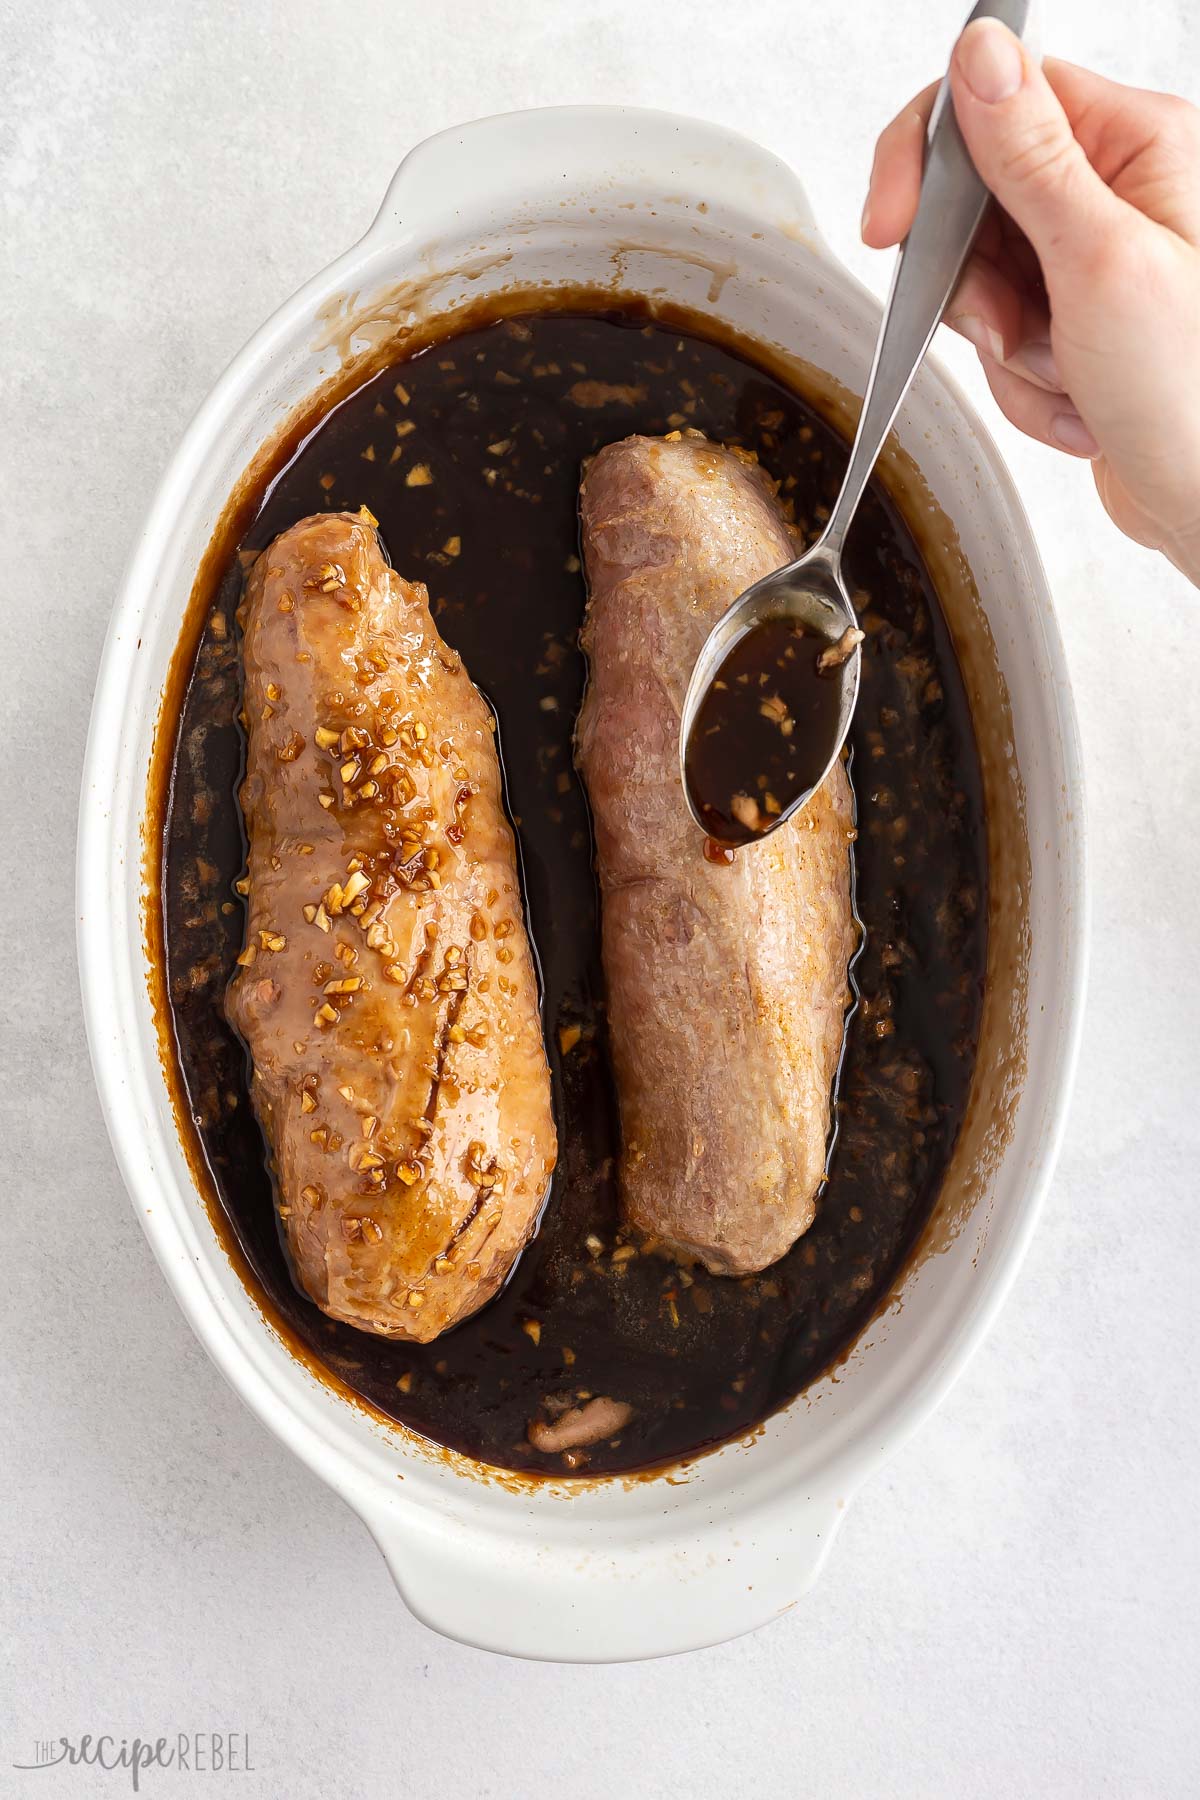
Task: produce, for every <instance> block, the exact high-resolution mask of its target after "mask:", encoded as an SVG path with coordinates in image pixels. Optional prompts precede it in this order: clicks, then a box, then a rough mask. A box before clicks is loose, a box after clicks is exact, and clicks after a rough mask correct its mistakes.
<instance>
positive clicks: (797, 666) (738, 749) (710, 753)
mask: <svg viewBox="0 0 1200 1800" xmlns="http://www.w3.org/2000/svg"><path fill="white" fill-rule="evenodd" d="M826 648H827V645H826V643H825V641H824V639H823V638H816V637H812V636H810V635H808V634H806V633H805V631H804V629H803V627H802V626H801V625H799V624H797V622H796V621H795V620H794V619H764V620H763V621H762V622H761V624H758V625H755V626H753V627H752V628H751V629H750V630H749V631H747V632H746V633H745V634H744V635H743V636H742V637H740V638H739V639H738V640H737V642H736V643H735V644H734V646H733V648H732V649H731V650H730V651H729V653H728V655H727V656H726V657H725V660H724V661H723V662H722V664H721V666H720V668H719V669H718V670H717V673H716V675H715V676H714V678H713V683H712V686H711V687H710V688H709V690H708V692H707V694H706V695H705V696H704V699H703V700H702V701H701V702H700V706H699V709H698V711H697V713H696V717H695V719H694V720H693V722H692V729H691V731H690V732H689V734H688V741H687V755H686V757H685V760H684V776H685V779H686V781H687V785H688V791H689V793H690V794H691V797H692V804H693V806H694V807H695V808H696V811H697V812H698V813H699V815H700V817H701V819H702V820H703V821H704V827H705V829H706V831H707V832H708V834H709V840H710V842H712V841H715V843H716V844H718V845H726V846H735V845H738V844H752V843H753V842H754V841H755V839H756V838H760V837H761V836H762V835H763V833H764V832H766V831H769V830H770V829H771V827H772V826H773V825H775V824H777V823H778V821H779V820H780V819H781V818H782V816H783V815H784V813H786V812H787V811H788V809H789V808H790V807H791V806H792V805H793V804H794V803H795V801H796V800H797V799H799V797H800V796H801V795H802V794H806V793H808V792H809V791H810V790H811V789H812V788H814V787H816V785H817V783H818V782H819V781H820V779H821V777H822V775H823V774H824V773H825V765H826V763H827V762H828V761H829V751H830V748H831V746H832V744H833V741H834V738H835V736H836V734H837V724H838V711H839V706H840V699H841V686H840V683H839V682H838V681H837V680H836V679H835V678H834V676H833V675H832V674H824V673H822V672H821V671H820V670H819V668H818V666H817V665H818V661H819V659H820V657H821V655H822V653H823V652H824V651H825V650H826ZM708 854H709V858H710V860H718V859H715V858H713V856H712V852H711V851H710V852H709V853H708Z"/></svg>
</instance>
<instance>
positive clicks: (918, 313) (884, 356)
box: [679, 0, 1033, 836]
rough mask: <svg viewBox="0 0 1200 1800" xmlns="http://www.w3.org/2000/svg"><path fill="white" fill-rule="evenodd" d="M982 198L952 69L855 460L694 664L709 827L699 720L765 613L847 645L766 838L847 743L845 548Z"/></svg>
mask: <svg viewBox="0 0 1200 1800" xmlns="http://www.w3.org/2000/svg"><path fill="white" fill-rule="evenodd" d="M1032 10H1033V0H980V3H979V5H978V6H976V7H975V8H974V10H973V11H972V13H971V16H970V18H969V19H968V20H967V24H968V25H969V24H971V23H972V21H973V20H975V19H999V20H1001V21H1002V22H1003V23H1004V24H1005V25H1007V26H1008V28H1009V30H1010V31H1012V32H1014V33H1015V34H1016V35H1017V36H1018V37H1022V36H1024V34H1025V32H1026V29H1027V26H1028V23H1029V17H1030V13H1031V12H1032ZM964 29H965V27H964ZM987 203H988V191H987V189H986V188H985V187H984V185H983V182H982V181H981V180H980V178H979V176H978V175H977V174H976V172H975V166H974V164H973V163H972V161H971V159H970V157H969V156H968V154H967V148H966V145H965V144H964V143H963V139H962V133H961V132H960V131H959V128H958V121H957V120H956V118H955V116H954V102H953V100H952V99H951V97H950V83H949V79H948V78H945V79H943V81H942V85H941V87H940V88H939V89H938V93H937V98H936V100H935V101H934V106H933V111H932V113H931V114H930V118H929V127H928V130H927V132H926V136H925V168H924V173H923V175H922V177H921V197H920V201H919V203H918V206H917V212H916V217H915V218H914V219H913V222H912V226H911V228H910V230H909V233H908V236H907V237H906V238H905V240H904V243H903V244H902V245H901V247H900V254H899V256H898V257H897V259H896V268H895V272H894V274H893V276H892V286H891V292H890V293H889V295H888V300H887V305H886V307H885V308H884V313H883V319H882V321H881V323H880V327H879V337H878V339H877V340H876V344H875V358H874V361H873V362H872V364H871V373H870V376H869V377H868V380H867V391H866V394H865V395H864V397H863V403H862V411H861V412H860V414H859V418H858V429H857V431H856V432H855V434H854V443H853V445H852V447H851V450H850V462H849V465H848V467H847V469H846V476H845V480H844V481H843V482H842V488H841V492H840V493H839V495H838V497H837V500H836V501H835V503H834V507H833V511H832V512H831V513H830V515H829V523H828V524H827V525H826V527H825V529H824V531H823V532H822V533H821V535H820V537H819V538H818V539H817V541H816V543H815V544H813V545H812V546H811V548H810V549H808V550H806V551H805V552H804V555H803V556H801V557H799V558H798V559H797V560H796V561H795V562H792V563H788V564H787V565H786V567H784V568H782V569H776V570H775V572H774V573H773V574H771V575H767V576H764V578H763V579H762V580H761V581H756V582H755V584H754V586H753V587H750V588H747V589H746V591H745V593H744V594H742V595H741V596H740V597H739V598H738V599H737V600H735V601H734V603H733V605H732V606H731V607H730V608H729V610H728V612H726V613H724V614H723V615H722V617H721V618H720V619H719V620H718V621H717V623H716V624H715V625H714V626H713V628H712V630H711V631H710V632H709V634H708V637H707V638H706V640H705V643H704V647H703V649H702V650H701V652H700V655H699V656H698V657H697V659H696V666H695V668H694V669H693V670H692V678H691V681H690V682H689V684H688V690H687V695H686V697H685V699H684V703H683V717H682V719H681V721H680V731H679V756H680V767H681V770H682V771H683V787H684V792H685V794H686V795H687V802H688V807H689V809H690V811H691V814H692V817H693V818H694V819H695V821H696V823H697V824H698V825H699V826H700V827H701V829H702V830H705V831H707V830H708V826H707V825H706V824H705V820H704V817H703V816H702V814H701V811H700V802H701V800H702V799H703V796H698V795H695V794H693V792H692V789H691V786H690V783H689V781H688V775H687V765H686V758H687V747H688V739H689V737H690V735H691V729H692V725H693V723H694V721H695V718H696V715H697V713H698V712H699V710H700V707H701V705H702V703H703V701H704V700H705V698H706V697H707V694H708V691H709V689H710V687H711V685H712V683H713V681H714V680H715V678H716V677H717V675H718V674H719V672H720V669H721V665H722V664H723V662H724V661H725V658H726V657H727V656H728V654H729V652H730V650H731V649H732V648H733V646H734V645H735V644H736V643H737V642H738V641H739V640H740V639H741V638H743V637H745V635H746V634H747V632H749V631H751V630H753V628H754V627H755V626H756V625H759V624H761V623H763V622H764V621H765V620H768V619H779V618H792V619H795V620H796V621H797V623H798V624H799V625H801V626H802V627H803V629H804V631H805V632H806V633H809V634H811V635H813V636H814V637H818V638H823V639H824V640H825V642H826V643H827V645H830V646H833V645H837V644H840V645H841V647H842V650H843V651H844V652H845V654H844V656H843V659H842V660H841V661H840V662H838V663H836V664H835V666H834V667H833V668H832V670H831V671H830V673H829V676H828V679H830V680H835V681H837V682H838V684H839V687H840V705H839V707H838V710H837V714H836V719H837V725H836V731H835V734H834V736H833V738H832V740H831V742H830V746H829V756H828V758H827V760H826V762H825V765H824V767H823V768H822V770H821V773H820V775H819V776H818V778H817V779H816V780H815V781H814V782H813V783H812V785H811V786H810V787H807V788H804V789H803V790H801V791H800V792H797V793H793V794H791V795H788V796H787V797H786V799H783V797H782V796H777V798H779V799H781V802H782V804H781V810H780V812H779V813H778V815H777V816H774V817H772V818H770V819H769V820H767V821H765V823H764V826H763V829H762V831H761V832H760V833H758V835H760V836H766V834H767V832H769V831H774V830H775V829H776V827H777V826H779V825H782V824H783V822H784V820H785V819H789V818H791V816H792V815H793V813H795V812H796V811H798V809H799V808H800V807H802V806H803V805H804V804H805V802H806V801H807V800H808V799H809V798H810V796H811V795H812V794H814V793H815V792H816V790H817V788H818V787H820V785H821V782H822V781H824V779H825V777H826V775H827V774H828V773H829V770H830V769H831V768H832V767H833V764H834V762H835V761H836V760H837V758H838V756H839V755H840V753H841V748H842V745H843V744H844V743H845V741H846V736H847V733H848V732H849V730H850V722H851V720H852V718H853V716H854V706H855V702H856V701H857V699H858V685H859V675H860V668H861V663H862V653H861V651H860V649H859V647H858V646H859V640H860V639H861V636H862V633H861V631H860V630H859V625H858V620H857V618H856V617H855V613H854V608H853V606H852V605H851V604H850V596H849V594H848V592H847V590H846V583H845V581H844V579H843V576H842V547H843V545H844V543H845V541H846V533H847V531H848V530H849V529H850V523H851V520H852V519H853V518H854V514H855V510H856V508H857V506H858V503H859V501H860V500H861V499H862V496H863V490H864V489H865V487H866V485H867V481H868V478H869V476H870V474H871V471H872V469H873V468H874V467H875V463H876V461H877V459H878V457H879V454H880V451H881V450H882V449H883V446H884V443H885V442H886V440H887V435H888V432H889V431H890V430H891V428H892V424H893V422H894V420H895V417H896V414H897V413H898V412H899V410H900V405H901V402H902V401H903V399H904V396H905V394H907V392H908V390H909V387H910V386H911V385H912V380H913V377H914V376H915V374H916V372H917V370H918V369H919V368H920V366H921V362H922V359H923V358H924V355H925V352H926V350H928V348H929V344H930V340H931V338H932V337H933V334H934V332H935V331H936V329H937V327H938V323H939V321H940V320H941V317H942V314H943V312H944V311H945V309H946V304H947V302H948V301H949V299H950V296H951V294H952V293H953V292H954V289H955V286H956V284H957V282H958V278H959V276H960V274H961V273H962V269H963V265H964V263H965V262H966V260H967V257H968V255H969V254H970V250H971V246H972V244H973V243H974V241H975V234H976V232H977V231H978V229H979V226H980V223H981V221H982V219H983V214H984V209H985V208H986V206H987ZM847 633H849V634H850V636H849V637H847V636H846V634H847Z"/></svg>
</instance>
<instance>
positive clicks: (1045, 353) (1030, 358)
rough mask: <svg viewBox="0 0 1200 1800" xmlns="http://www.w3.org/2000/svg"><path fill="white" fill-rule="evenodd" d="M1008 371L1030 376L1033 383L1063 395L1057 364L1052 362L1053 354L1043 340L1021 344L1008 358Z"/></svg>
mask: <svg viewBox="0 0 1200 1800" xmlns="http://www.w3.org/2000/svg"><path fill="white" fill-rule="evenodd" d="M1008 366H1009V368H1010V369H1015V370H1017V371H1018V373H1020V374H1023V375H1031V376H1032V377H1033V379H1034V380H1035V381H1040V382H1042V383H1043V384H1044V385H1045V386H1046V387H1048V388H1053V389H1055V390H1057V392H1058V393H1060V394H1062V393H1065V392H1066V390H1065V388H1064V387H1063V381H1062V376H1061V375H1060V374H1059V372H1058V364H1057V363H1056V362H1055V360H1054V352H1053V350H1052V349H1051V348H1050V345H1049V343H1048V342H1047V341H1046V340H1045V339H1039V340H1035V341H1034V342H1032V343H1028V344H1022V345H1021V348H1020V349H1019V350H1018V351H1017V352H1016V354H1015V355H1014V356H1012V357H1010V358H1009V364H1008Z"/></svg>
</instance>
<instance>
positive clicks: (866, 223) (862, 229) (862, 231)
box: [858, 194, 871, 242]
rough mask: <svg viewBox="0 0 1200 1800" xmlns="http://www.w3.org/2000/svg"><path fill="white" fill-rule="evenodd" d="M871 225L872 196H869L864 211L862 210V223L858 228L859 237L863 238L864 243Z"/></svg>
mask: <svg viewBox="0 0 1200 1800" xmlns="http://www.w3.org/2000/svg"><path fill="white" fill-rule="evenodd" d="M870 224H871V196H870V194H868V195H867V198H866V202H865V204H864V206H863V210H862V222H861V224H860V225H859V228H858V229H859V235H860V236H861V237H862V239H863V241H864V242H865V241H866V236H867V231H868V230H869V228H870Z"/></svg>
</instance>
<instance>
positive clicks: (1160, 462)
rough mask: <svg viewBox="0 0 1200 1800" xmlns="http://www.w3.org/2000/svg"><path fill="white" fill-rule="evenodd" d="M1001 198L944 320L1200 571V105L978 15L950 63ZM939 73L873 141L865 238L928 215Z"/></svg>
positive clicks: (880, 245) (1143, 537)
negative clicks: (1097, 68) (1044, 53)
mask: <svg viewBox="0 0 1200 1800" xmlns="http://www.w3.org/2000/svg"><path fill="white" fill-rule="evenodd" d="M950 85H951V90H952V92H953V96H954V107H955V112H956V114H957V117H958V122H959V126H960V128H961V130H962V134H963V137H964V138H965V140H966V144H967V148H968V150H969V151H970V153H971V157H972V159H973V161H974V163H975V166H976V168H977V169H978V170H979V173H980V175H981V176H982V177H983V179H984V181H985V182H986V183H987V185H988V187H989V188H990V189H991V191H992V193H993V195H994V196H995V199H996V201H997V203H998V205H997V207H996V208H994V209H991V210H989V212H988V214H987V216H986V217H985V220H984V224H983V228H982V230H981V232H980V235H979V238H978V240H977V242H976V245H975V249H974V251H973V253H972V255H971V258H970V260H969V262H968V263H967V266H966V268H965V270H964V271H963V275H962V279H961V281H960V282H959V286H958V290H957V292H956V293H955V295H954V297H953V298H952V299H951V301H950V304H949V306H948V307H947V309H946V323H947V324H948V325H950V326H952V327H953V329H954V330H956V331H958V332H960V333H961V334H962V336H963V337H965V338H967V339H968V341H969V342H970V343H972V344H973V345H974V346H975V348H976V349H977V350H978V352H979V356H980V360H981V362H982V363H983V368H984V373H985V374H986V376H987V380H988V385H989V386H990V388H991V390H992V393H993V395H994V397H995V399H996V402H997V404H998V405H999V407H1000V409H1001V411H1002V412H1003V413H1004V414H1005V416H1006V417H1007V418H1009V419H1010V420H1011V421H1012V423H1013V424H1014V425H1016V426H1017V427H1018V429H1019V430H1021V431H1024V432H1026V433H1027V434H1028V435H1029V436H1030V437H1033V438H1037V439H1038V440H1039V441H1040V442H1041V443H1044V444H1050V445H1053V446H1054V447H1055V448H1057V449H1060V450H1065V451H1067V452H1068V453H1069V454H1070V455H1073V456H1079V457H1086V458H1088V459H1089V460H1090V461H1091V464H1092V472H1093V475H1094V477H1095V481H1096V487H1097V490H1098V492H1099V495H1100V498H1101V500H1102V501H1103V503H1104V506H1105V508H1106V509H1107V511H1108V514H1109V516H1110V517H1111V518H1112V520H1113V521H1114V523H1115V524H1116V525H1118V526H1119V527H1120V529H1121V530H1122V531H1124V532H1126V533H1127V534H1128V536H1130V537H1132V538H1134V539H1136V540H1137V542H1138V543H1141V544H1147V545H1149V546H1150V547H1151V548H1153V549H1156V550H1162V551H1163V552H1164V553H1165V554H1166V555H1167V556H1169V557H1170V558H1171V560H1172V561H1173V562H1174V563H1175V564H1176V566H1177V567H1178V568H1180V569H1182V570H1183V572H1184V573H1185V574H1186V575H1188V576H1189V577H1190V579H1191V580H1192V581H1194V582H1196V583H1197V584H1198V585H1200V111H1198V110H1197V109H1196V108H1195V107H1193V106H1191V105H1189V104H1188V103H1187V102H1186V101H1184V100H1179V99H1176V98H1174V97H1173V96H1171V95H1169V94H1154V93H1148V92H1144V91H1142V90H1140V89H1137V88H1129V87H1122V86H1120V85H1119V84H1118V83H1116V82H1112V81H1106V80H1104V79H1103V78H1102V77H1101V76H1099V75H1093V74H1090V73H1089V72H1088V71H1087V70H1085V69H1077V68H1074V67H1073V66H1072V65H1071V64H1070V63H1064V62H1057V61H1047V62H1046V64H1045V66H1044V68H1040V67H1039V66H1038V64H1037V62H1036V61H1035V60H1034V59H1033V58H1032V57H1031V56H1030V55H1029V53H1028V52H1027V51H1026V50H1025V49H1024V47H1023V46H1022V45H1021V44H1020V43H1019V42H1018V40H1017V39H1016V38H1015V37H1014V36H1013V35H1012V33H1011V32H1010V31H1008V30H1007V28H1006V27H1005V26H1003V25H1001V24H999V23H998V22H997V21H996V20H993V19H979V20H976V21H975V22H974V23H973V24H971V25H969V26H968V27H967V29H966V30H965V31H964V32H963V34H962V36H961V37H960V38H959V41H958V44H957V45H956V47H955V51H954V56H953V58H952V60H951V64H950ZM937 86H938V84H937V83H936V82H935V83H933V84H932V85H931V86H929V87H927V88H926V89H925V90H924V91H923V92H922V93H920V94H918V95H917V97H916V99H915V100H914V101H912V103H911V104H910V105H909V106H907V107H905V109H904V111H903V112H901V113H900V114H898V115H897V117H896V118H895V119H894V120H893V121H892V123H891V124H890V125H889V126H888V127H887V130H886V131H884V133H883V134H882V136H881V137H880V139H879V142H878V144H877V146H876V149H875V163H874V167H873V169H872V171H871V186H870V191H869V193H868V196H867V204H866V208H865V210H864V212H863V222H862V235H863V241H864V242H865V243H867V244H869V245H871V246H872V247H873V248H875V249H884V248H886V247H887V246H888V245H890V244H896V243H899V242H900V240H901V239H902V238H903V237H904V235H905V233H906V232H907V231H908V228H909V226H910V225H911V223H912V220H913V215H914V213H915V212H916V207H917V196H918V193H919V190H920V184H921V168H922V155H923V148H924V138H925V128H926V125H927V124H928V120H929V113H930V109H931V107H932V105H933V100H934V95H935V94H936V92H937Z"/></svg>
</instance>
